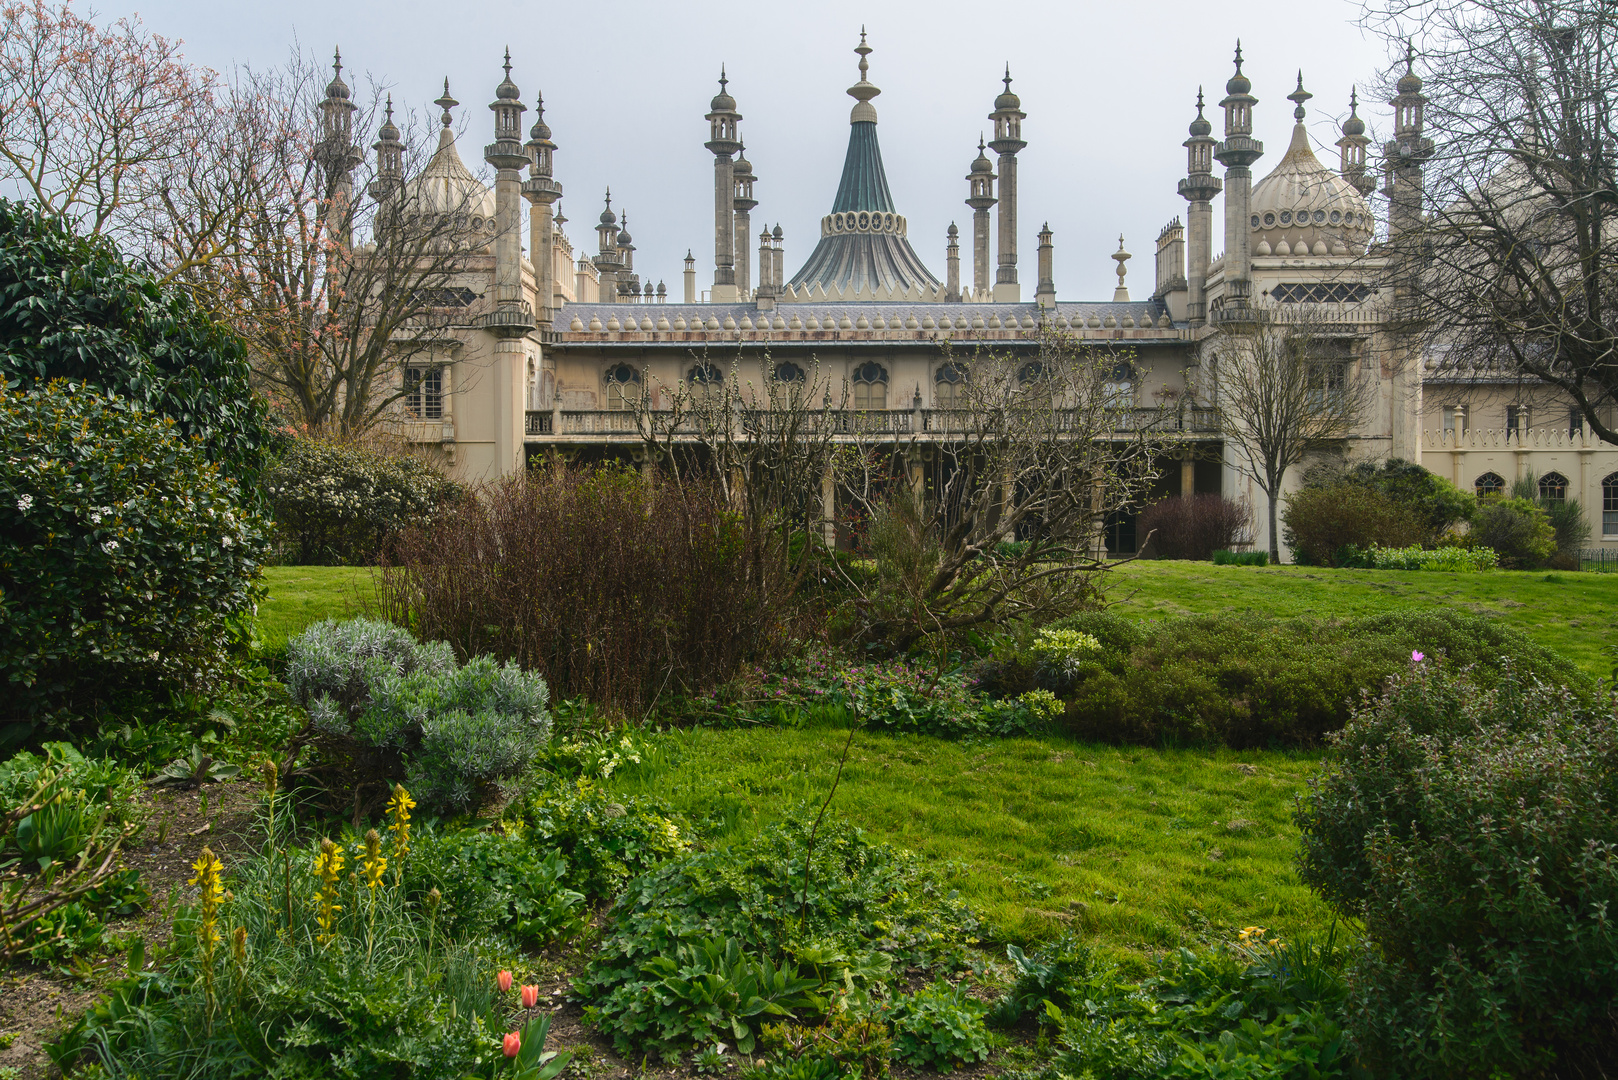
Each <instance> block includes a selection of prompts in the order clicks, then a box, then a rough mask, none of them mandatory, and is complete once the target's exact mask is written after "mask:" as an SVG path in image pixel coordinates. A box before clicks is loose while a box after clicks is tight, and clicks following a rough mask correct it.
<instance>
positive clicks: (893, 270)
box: [790, 30, 942, 294]
mask: <svg viewBox="0 0 1618 1080" xmlns="http://www.w3.org/2000/svg"><path fill="white" fill-rule="evenodd" d="M854 51H855V52H856V53H858V54H859V58H860V81H859V82H857V83H855V84H854V85H853V86H851V87H849V88H848V96H849V97H851V98H853V99H854V108H853V109H852V110H851V111H850V113H849V117H848V124H849V133H848V153H847V155H846V156H845V157H844V158H843V176H842V179H841V180H840V181H839V182H838V184H837V195H836V197H835V198H834V199H833V200H832V207H831V209H832V212H831V213H829V214H827V215H826V216H825V217H823V218H821V219H820V242H819V243H818V244H816V245H815V250H814V251H813V252H811V253H810V255H809V260H808V261H807V262H805V263H804V264H803V266H802V267H800V268H799V270H798V272H797V273H796V274H794V275H793V276H792V281H791V283H790V284H791V285H792V286H794V287H796V288H797V289H798V290H799V291H800V292H801V291H802V290H804V289H811V288H814V287H815V286H819V287H820V288H822V289H824V290H825V291H827V292H828V293H829V292H832V291H833V290H840V291H842V292H843V293H845V294H846V293H858V292H862V291H863V292H875V291H877V290H879V289H880V290H884V291H887V292H894V293H898V292H905V291H908V290H910V289H912V288H914V289H918V290H919V289H926V290H928V291H929V292H931V291H933V290H938V289H941V288H942V286H941V285H940V284H939V281H938V279H937V278H935V277H933V275H932V272H931V271H929V270H928V269H927V267H926V266H925V265H923V263H922V261H921V259H920V258H919V257H918V256H917V255H916V252H915V251H914V249H912V248H911V246H910V241H909V239H908V238H907V231H908V228H909V226H908V225H907V223H906V222H905V219H904V216H903V215H902V214H898V213H895V211H894V206H893V194H892V192H890V191H889V190H888V176H887V173H886V172H885V171H884V170H883V168H882V148H881V147H880V146H879V145H878V144H877V138H876V106H874V105H872V104H871V99H872V98H874V97H876V96H877V95H878V94H880V93H881V92H882V91H881V90H879V89H877V87H876V85H875V84H874V83H872V82H871V81H870V80H869V79H868V78H867V77H866V76H867V75H868V74H869V73H870V64H869V63H868V62H867V61H866V59H865V58H866V56H867V55H869V54H870V52H871V47H870V46H869V45H867V44H866V43H865V32H864V31H863V30H862V31H861V32H860V43H859V45H858V46H857V47H855V49H854Z"/></svg>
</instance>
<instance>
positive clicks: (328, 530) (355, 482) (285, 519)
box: [264, 439, 462, 566]
mask: <svg viewBox="0 0 1618 1080" xmlns="http://www.w3.org/2000/svg"><path fill="white" fill-rule="evenodd" d="M264 486H265V490H266V491H267V492H268V494H269V500H270V505H271V506H272V507H273V508H274V510H275V525H276V531H277V532H278V533H279V534H280V538H281V541H282V544H283V548H282V551H281V556H280V557H281V560H282V561H283V562H292V563H298V564H301V565H308V566H346V565H369V564H372V563H375V562H376V561H377V557H378V556H379V555H380V554H381V552H382V548H383V545H384V544H386V543H387V542H388V540H389V539H390V538H391V537H392V536H394V535H395V534H396V533H398V532H399V531H400V530H402V529H406V528H410V527H412V526H418V525H425V524H428V523H430V522H431V521H432V520H433V519H434V517H435V516H436V515H437V514H438V513H439V511H440V510H441V509H442V508H443V507H444V506H446V505H448V504H450V503H453V502H455V501H456V500H457V499H459V498H460V497H461V494H462V492H461V487H460V485H458V484H456V483H455V482H454V481H453V480H450V479H449V478H447V477H445V476H444V475H443V474H442V473H441V472H439V471H438V470H437V469H435V468H434V467H433V466H431V465H429V464H428V463H427V462H425V461H423V460H422V459H420V458H416V457H409V456H399V455H391V454H384V453H380V452H378V451H376V450H368V449H365V448H363V447H358V446H339V445H336V444H333V443H327V442H320V441H317V440H314V439H298V440H296V441H294V442H293V443H292V445H291V446H290V447H288V448H287V450H286V452H285V453H283V454H282V455H281V456H280V458H279V459H277V461H276V462H275V465H274V466H273V467H272V468H271V469H270V471H269V473H268V474H267V475H266V476H265V478H264Z"/></svg>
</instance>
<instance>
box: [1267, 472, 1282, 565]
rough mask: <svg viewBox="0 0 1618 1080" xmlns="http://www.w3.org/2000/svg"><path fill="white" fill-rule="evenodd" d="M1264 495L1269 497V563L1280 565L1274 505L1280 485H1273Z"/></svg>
mask: <svg viewBox="0 0 1618 1080" xmlns="http://www.w3.org/2000/svg"><path fill="white" fill-rule="evenodd" d="M1266 494H1268V495H1269V497H1270V562H1272V563H1274V564H1275V565H1276V566H1280V565H1281V537H1280V534H1279V533H1277V532H1276V529H1275V504H1276V501H1277V498H1278V496H1279V495H1280V494H1281V485H1280V484H1275V485H1273V486H1272V487H1271V488H1270V489H1269V491H1268V492H1266Z"/></svg>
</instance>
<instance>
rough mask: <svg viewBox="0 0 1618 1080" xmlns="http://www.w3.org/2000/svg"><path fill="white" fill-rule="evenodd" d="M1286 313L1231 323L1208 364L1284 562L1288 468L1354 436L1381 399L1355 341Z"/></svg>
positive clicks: (1275, 553) (1259, 312)
mask: <svg viewBox="0 0 1618 1080" xmlns="http://www.w3.org/2000/svg"><path fill="white" fill-rule="evenodd" d="M1278 314H1279V313H1274V314H1272V313H1271V312H1269V311H1266V310H1264V309H1262V308H1261V309H1255V311H1254V321H1253V322H1251V323H1248V324H1246V325H1230V326H1228V327H1227V328H1226V330H1225V332H1224V333H1223V334H1221V335H1220V337H1219V339H1218V344H1216V345H1215V346H1214V348H1215V349H1216V350H1217V351H1216V352H1215V354H1214V356H1213V358H1212V360H1211V362H1210V363H1209V364H1208V365H1207V367H1208V368H1209V369H1211V376H1212V385H1211V391H1212V397H1213V398H1214V400H1215V401H1216V403H1217V405H1218V408H1219V410H1220V414H1221V417H1222V419H1223V421H1224V424H1223V432H1224V436H1225V439H1226V441H1227V442H1229V443H1231V444H1234V446H1235V447H1236V449H1237V450H1238V454H1237V458H1238V467H1239V468H1240V469H1241V470H1242V471H1243V472H1244V473H1246V474H1247V475H1248V476H1250V477H1252V478H1253V482H1254V483H1256V484H1258V486H1259V487H1260V488H1262V489H1263V490H1264V494H1265V496H1266V497H1267V499H1268V503H1269V530H1270V558H1271V560H1273V561H1275V562H1280V560H1281V539H1280V533H1279V532H1278V530H1277V528H1276V517H1277V512H1276V511H1277V505H1278V503H1279V502H1280V498H1281V485H1282V482H1283V481H1284V480H1285V479H1286V474H1287V471H1288V470H1289V469H1291V468H1292V467H1293V466H1295V465H1297V464H1299V463H1300V462H1302V461H1303V459H1304V457H1305V455H1307V454H1308V453H1309V452H1310V451H1311V450H1313V449H1318V448H1319V447H1320V445H1321V444H1322V443H1325V442H1329V441H1332V440H1338V439H1344V438H1347V437H1348V436H1349V435H1351V434H1353V433H1354V431H1355V430H1356V429H1357V428H1358V427H1359V425H1360V423H1361V421H1362V420H1364V419H1365V418H1366V417H1367V416H1368V415H1369V414H1370V411H1371V407H1372V405H1373V404H1374V402H1375V400H1376V384H1375V382H1374V381H1373V380H1372V378H1371V375H1370V373H1369V372H1367V371H1362V370H1360V367H1361V365H1360V362H1359V360H1358V358H1357V357H1356V355H1355V352H1356V344H1355V339H1353V338H1347V337H1338V336H1334V335H1333V334H1331V332H1330V330H1329V328H1328V327H1326V326H1324V325H1321V324H1317V323H1314V322H1311V321H1310V320H1309V319H1308V318H1306V317H1303V318H1296V319H1291V320H1289V321H1285V322H1280V321H1274V315H1278ZM1289 314H1290V313H1289ZM1305 314H1307V313H1305Z"/></svg>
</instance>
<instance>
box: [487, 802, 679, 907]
mask: <svg viewBox="0 0 1618 1080" xmlns="http://www.w3.org/2000/svg"><path fill="white" fill-rule="evenodd" d="M506 826H507V828H508V829H510V830H511V832H512V835H514V836H521V837H522V838H523V839H524V842H525V843H528V844H532V845H534V846H536V847H539V848H544V849H547V850H554V851H556V852H558V853H560V854H561V856H562V857H563V858H564V859H566V860H567V872H566V874H565V875H564V877H563V880H564V881H565V882H566V883H567V885H568V886H569V887H570V888H574V889H578V890H579V891H580V892H582V893H584V894H585V896H587V897H588V898H590V899H591V900H608V899H611V898H612V897H614V896H616V895H618V892H619V890H620V889H622V888H623V885H624V882H626V881H628V880H629V879H630V878H633V877H637V876H639V875H640V874H643V873H645V872H646V871H648V870H650V869H651V868H652V867H654V866H656V865H657V864H659V863H661V862H662V861H663V860H665V859H668V858H672V857H673V856H676V855H680V854H683V853H684V852H685V851H686V849H687V848H689V847H690V839H689V837H688V836H687V834H686V831H685V830H683V829H682V828H681V827H680V825H679V816H678V815H677V814H676V813H675V811H674V810H673V809H672V808H670V807H669V806H668V804H666V803H664V802H661V801H659V800H656V799H647V798H626V799H624V800H623V801H622V802H619V801H618V800H617V799H616V798H615V797H614V796H613V795H612V794H611V793H609V792H608V791H606V790H605V789H603V788H602V787H600V786H599V785H597V784H595V783H594V782H592V781H590V780H587V779H580V780H564V779H550V778H547V779H545V780H542V781H541V782H540V783H539V784H537V785H536V786H535V787H534V789H533V790H531V791H529V792H528V793H527V794H525V795H524V796H523V798H522V799H521V800H519V801H518V802H517V803H516V804H515V806H514V807H513V808H512V810H511V811H510V812H509V813H508V814H507V816H506Z"/></svg>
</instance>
